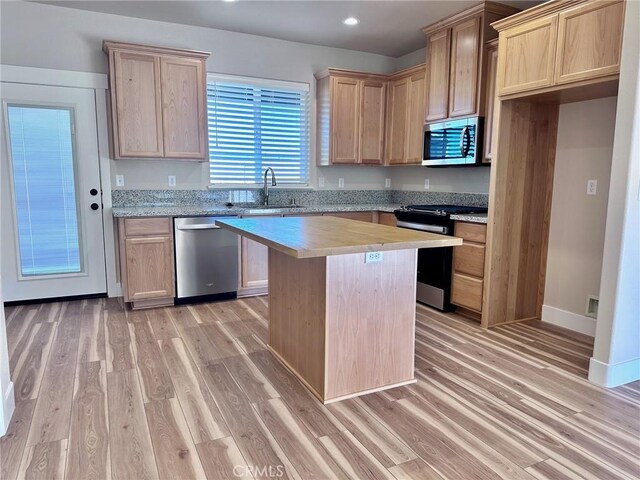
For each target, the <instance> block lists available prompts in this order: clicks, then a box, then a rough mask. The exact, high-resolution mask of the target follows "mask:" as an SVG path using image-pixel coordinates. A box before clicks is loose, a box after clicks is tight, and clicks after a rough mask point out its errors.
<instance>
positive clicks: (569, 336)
mask: <svg viewBox="0 0 640 480" xmlns="http://www.w3.org/2000/svg"><path fill="white" fill-rule="evenodd" d="M518 325H520V326H521V327H522V328H529V329H530V330H531V331H534V332H544V333H546V334H547V335H554V336H558V337H560V338H562V339H564V340H573V341H576V342H579V343H582V344H583V345H587V346H589V347H593V337H591V336H589V335H585V334H584V333H579V332H575V331H573V330H568V329H566V328H562V327H558V326H556V325H553V324H551V323H546V322H540V321H538V320H527V321H524V322H521V323H519V324H518Z"/></svg>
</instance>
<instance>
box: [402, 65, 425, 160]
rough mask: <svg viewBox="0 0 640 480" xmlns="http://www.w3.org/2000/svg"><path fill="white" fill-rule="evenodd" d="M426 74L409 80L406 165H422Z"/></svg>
mask: <svg viewBox="0 0 640 480" xmlns="http://www.w3.org/2000/svg"><path fill="white" fill-rule="evenodd" d="M424 78H425V73H424V72H422V73H417V74H415V75H412V76H411V78H409V83H408V95H407V135H406V146H405V148H406V152H407V154H406V163H409V164H414V165H421V164H422V155H423V153H424V151H423V150H424V133H423V131H424V122H423V119H424V108H425V107H424V93H425V80H424Z"/></svg>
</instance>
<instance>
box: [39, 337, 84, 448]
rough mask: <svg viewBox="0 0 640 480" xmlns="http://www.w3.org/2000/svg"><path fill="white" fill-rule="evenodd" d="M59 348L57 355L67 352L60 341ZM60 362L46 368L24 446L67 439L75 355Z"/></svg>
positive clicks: (63, 343) (63, 341) (62, 340)
mask: <svg viewBox="0 0 640 480" xmlns="http://www.w3.org/2000/svg"><path fill="white" fill-rule="evenodd" d="M54 344H55V342H54ZM60 345H61V346H60V352H64V351H67V349H66V345H68V344H67V343H66V341H65V340H64V339H61V344H60ZM53 348H55V345H54V346H53V347H52V349H53ZM76 349H77V343H76ZM76 353H77V352H76ZM59 358H62V357H59ZM64 358H66V360H67V361H66V363H62V364H49V363H48V364H47V368H46V370H45V373H44V377H43V379H42V384H41V386H40V391H39V393H38V400H37V402H36V408H35V412H34V413H33V420H32V422H31V428H30V430H29V439H28V440H27V445H35V444H37V443H47V442H54V441H56V440H63V439H66V438H68V437H69V427H70V421H71V404H72V400H73V385H74V382H75V371H76V362H75V355H73V356H66V354H65V356H64Z"/></svg>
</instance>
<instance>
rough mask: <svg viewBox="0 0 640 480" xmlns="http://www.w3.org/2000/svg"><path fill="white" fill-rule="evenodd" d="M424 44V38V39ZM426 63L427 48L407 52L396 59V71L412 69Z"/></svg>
mask: <svg viewBox="0 0 640 480" xmlns="http://www.w3.org/2000/svg"><path fill="white" fill-rule="evenodd" d="M425 42H426V37H425ZM426 61H427V47H424V48H421V49H419V50H415V51H413V52H409V53H407V54H406V55H402V56H401V57H398V58H396V70H404V69H405V68H409V67H414V66H416V65H420V64H421V63H424V62H426Z"/></svg>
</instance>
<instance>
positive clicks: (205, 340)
mask: <svg viewBox="0 0 640 480" xmlns="http://www.w3.org/2000/svg"><path fill="white" fill-rule="evenodd" d="M181 337H182V340H183V341H184V344H185V346H186V347H187V350H189V353H190V354H191V357H192V358H193V360H194V361H195V362H196V365H198V366H199V367H203V366H205V365H209V364H211V363H214V362H215V361H217V360H220V359H221V358H223V357H224V356H226V355H225V353H224V352H223V351H221V350H220V348H218V347H217V346H216V344H214V343H213V342H212V341H211V340H209V337H208V336H207V335H205V332H204V330H203V329H202V327H201V326H200V325H197V326H195V327H193V328H187V329H185V330H183V331H182V332H181ZM230 351H231V352H233V350H230ZM227 355H228V354H227Z"/></svg>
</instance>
